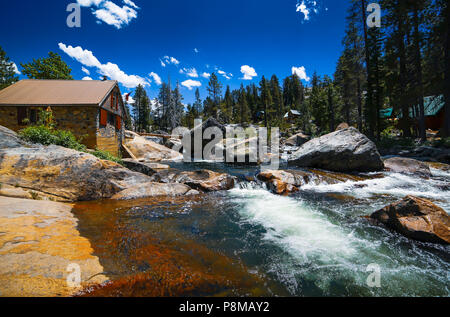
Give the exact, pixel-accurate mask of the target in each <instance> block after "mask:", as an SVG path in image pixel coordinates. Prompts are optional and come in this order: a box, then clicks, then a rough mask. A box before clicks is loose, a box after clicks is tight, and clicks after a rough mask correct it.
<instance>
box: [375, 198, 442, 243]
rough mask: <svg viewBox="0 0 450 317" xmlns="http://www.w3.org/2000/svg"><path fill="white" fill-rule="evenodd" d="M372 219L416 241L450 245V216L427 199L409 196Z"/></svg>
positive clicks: (378, 212)
mask: <svg viewBox="0 0 450 317" xmlns="http://www.w3.org/2000/svg"><path fill="white" fill-rule="evenodd" d="M370 217H371V218H372V219H375V220H377V221H379V222H381V223H382V224H384V225H386V226H387V227H388V228H391V229H393V230H395V231H397V232H399V233H401V234H403V235H404V236H406V237H408V238H411V239H414V240H418V241H423V242H432V243H441V244H449V243H450V217H449V215H448V214H447V212H445V210H444V209H442V208H440V207H438V206H436V205H435V204H433V203H432V202H431V201H429V200H426V199H422V198H417V197H413V196H408V197H406V198H405V199H403V200H401V201H399V202H396V203H394V204H392V205H389V206H387V207H385V208H383V209H381V210H379V211H377V212H375V213H373V214H372V215H371V216H370Z"/></svg>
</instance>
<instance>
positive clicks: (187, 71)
mask: <svg viewBox="0 0 450 317" xmlns="http://www.w3.org/2000/svg"><path fill="white" fill-rule="evenodd" d="M180 74H186V76H188V77H192V78H198V73H197V70H196V69H195V68H183V69H180Z"/></svg>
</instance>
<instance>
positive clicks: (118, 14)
mask: <svg viewBox="0 0 450 317" xmlns="http://www.w3.org/2000/svg"><path fill="white" fill-rule="evenodd" d="M77 2H78V4H80V6H83V7H95V9H94V8H93V9H92V14H93V15H94V16H95V17H96V18H97V19H98V21H97V23H99V22H100V21H101V22H104V23H106V24H108V25H112V26H114V27H116V28H117V29H121V28H122V27H123V26H125V25H128V24H129V23H130V22H131V21H132V20H133V19H136V18H137V11H136V10H137V9H139V7H138V6H137V5H136V4H135V3H134V2H133V1H131V0H123V3H124V4H125V5H124V6H122V7H120V6H118V5H117V4H115V3H114V2H112V1H107V0H77ZM135 9H136V10H135Z"/></svg>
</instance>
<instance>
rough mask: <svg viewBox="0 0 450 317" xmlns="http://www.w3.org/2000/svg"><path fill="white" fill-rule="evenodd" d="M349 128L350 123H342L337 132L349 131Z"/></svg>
mask: <svg viewBox="0 0 450 317" xmlns="http://www.w3.org/2000/svg"><path fill="white" fill-rule="evenodd" d="M348 128H350V126H349V125H348V123H347V122H342V123H341V124H340V125H338V126H337V128H336V131H339V130H345V129H348Z"/></svg>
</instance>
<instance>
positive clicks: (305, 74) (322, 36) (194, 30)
mask: <svg viewBox="0 0 450 317" xmlns="http://www.w3.org/2000/svg"><path fill="white" fill-rule="evenodd" d="M77 2H78V3H79V4H80V5H81V27H80V28H69V27H68V26H67V24H66V19H67V16H68V15H69V14H70V12H66V7H67V5H68V4H69V3H77ZM348 5H349V0H316V1H313V0H303V1H302V0H300V1H297V0H258V1H257V0H227V1H218V0H188V1H186V0H185V1H179V0H172V1H170V0H169V1H168V0H133V1H131V0H68V1H63V0H42V1H38V0H33V1H31V0H29V1H3V2H2V4H1V8H2V10H1V11H0V46H2V47H3V49H4V50H5V51H6V53H7V54H8V56H9V57H10V58H11V60H13V61H14V62H15V63H16V64H17V65H18V66H19V64H20V63H24V62H29V61H31V60H32V59H33V58H38V57H43V56H47V54H48V52H49V51H54V52H57V53H59V54H60V55H61V56H62V58H63V59H64V61H66V62H67V63H68V64H69V65H70V66H71V68H72V74H73V76H74V78H75V79H83V78H85V79H88V77H89V78H92V79H99V76H101V75H103V74H106V75H108V76H109V77H110V78H111V79H116V80H118V81H119V82H120V84H121V89H122V92H123V93H126V92H133V87H134V86H135V85H136V84H138V83H142V84H144V85H145V86H146V89H147V91H148V93H149V95H150V97H151V98H154V97H156V96H157V93H158V89H159V84H160V81H159V78H160V79H161V80H163V81H166V80H167V78H168V76H170V78H171V80H172V82H173V83H175V82H176V81H179V82H180V84H183V86H182V93H183V95H184V97H185V103H191V102H192V101H193V95H194V90H195V87H196V86H199V87H200V92H201V95H202V98H204V97H205V95H206V85H207V83H208V79H207V75H208V74H211V73H212V72H216V73H218V72H219V71H220V73H221V74H219V78H220V80H221V82H222V83H223V85H224V87H226V85H230V86H231V88H238V87H239V86H240V84H241V83H244V85H246V84H249V83H252V82H255V83H259V81H260V79H261V77H262V76H263V75H264V76H266V77H270V76H271V75H272V74H276V75H277V76H278V77H279V78H280V80H282V79H283V78H284V77H286V76H289V75H291V74H292V72H293V71H295V72H298V74H299V75H300V76H301V77H302V78H303V80H304V82H305V83H308V79H309V78H310V77H311V76H312V74H313V72H314V71H317V72H318V73H319V74H320V75H324V74H329V75H332V74H333V72H334V70H335V66H336V62H337V59H338V57H339V55H340V53H341V50H342V45H341V40H342V37H343V35H344V27H345V16H346V10H347V8H348ZM83 68H84V71H83ZM19 71H20V66H19ZM202 75H203V76H202ZM22 77H23V76H21V78H22ZM190 89H191V90H190Z"/></svg>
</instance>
